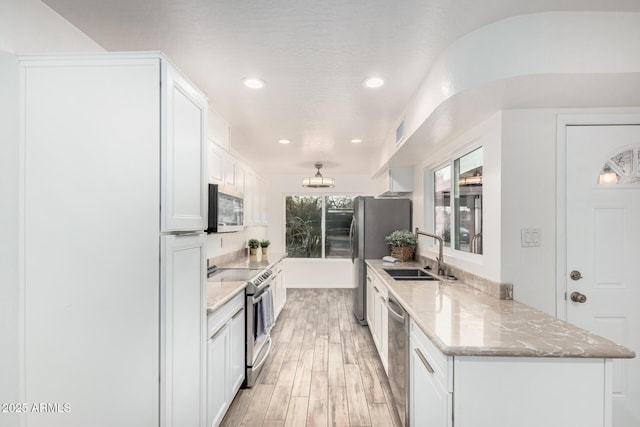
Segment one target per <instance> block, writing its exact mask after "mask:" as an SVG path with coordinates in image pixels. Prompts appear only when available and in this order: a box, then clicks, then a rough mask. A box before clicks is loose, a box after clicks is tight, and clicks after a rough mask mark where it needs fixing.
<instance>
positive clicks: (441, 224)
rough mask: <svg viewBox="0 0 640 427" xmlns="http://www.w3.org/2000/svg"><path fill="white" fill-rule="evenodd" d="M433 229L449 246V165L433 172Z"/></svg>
mask: <svg viewBox="0 0 640 427" xmlns="http://www.w3.org/2000/svg"><path fill="white" fill-rule="evenodd" d="M433 187H434V197H433V201H434V216H433V218H434V224H433V226H434V230H435V234H437V235H438V236H440V237H442V239H443V240H444V245H445V246H451V165H447V166H445V167H443V168H441V169H438V170H437V171H435V172H434V173H433Z"/></svg>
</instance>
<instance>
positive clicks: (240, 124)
mask: <svg viewBox="0 0 640 427" xmlns="http://www.w3.org/2000/svg"><path fill="white" fill-rule="evenodd" d="M43 1H44V3H46V4H47V5H49V6H50V7H51V8H52V9H54V10H55V11H56V12H58V13H59V14H60V15H62V16H63V17H65V18H66V19H67V20H69V21H70V22H71V23H72V24H74V25H75V26H77V27H78V28H79V29H80V30H82V31H83V32H84V33H86V34H87V35H88V36H89V37H91V38H92V39H93V40H95V41H96V42H97V43H99V44H100V45H102V46H103V47H104V48H105V49H107V50H109V51H135V50H160V51H162V52H164V53H165V54H166V55H167V56H168V57H169V58H171V59H172V61H173V62H174V63H176V65H178V67H179V68H181V69H182V70H183V71H184V72H185V73H186V74H187V75H188V76H189V77H190V78H191V80H193V81H194V83H196V85H197V86H198V87H199V88H200V89H201V90H203V91H204V92H205V93H206V94H207V96H208V97H209V103H210V106H211V107H213V108H214V109H215V110H217V111H218V112H219V113H220V114H221V115H222V116H223V117H224V118H225V119H226V120H227V121H228V122H229V123H230V125H231V145H232V148H233V149H234V150H235V151H236V152H238V153H239V154H241V155H242V156H243V157H245V158H246V159H248V160H249V161H250V162H251V163H252V164H253V165H254V166H256V167H258V168H259V169H260V170H261V171H262V172H264V173H307V174H309V175H311V174H313V173H315V170H314V168H313V164H314V163H316V162H318V161H320V162H322V163H324V165H325V166H324V168H323V173H324V174H325V175H329V176H330V175H333V174H342V173H369V172H371V160H370V158H371V155H372V154H373V152H374V151H373V150H376V146H377V145H378V144H380V142H381V141H382V140H383V138H384V137H385V136H387V135H388V134H389V133H390V132H391V131H393V129H395V126H396V125H397V123H396V122H397V120H398V119H399V118H400V116H401V114H402V111H403V109H404V107H405V105H406V104H407V102H408V100H409V99H410V98H411V96H412V94H413V93H414V91H415V90H416V89H417V87H418V86H419V84H420V83H421V81H422V80H423V79H424V77H425V76H426V74H427V72H428V70H429V67H430V64H431V63H432V62H433V61H434V60H435V58H436V57H437V55H438V54H439V53H440V52H441V51H442V50H443V49H444V48H445V47H446V46H448V45H449V44H451V43H452V42H453V41H454V40H456V39H457V38H459V37H461V36H462V35H464V34H466V33H468V32H470V31H472V30H474V29H477V28H479V27H481V26H484V25H486V24H489V23H492V22H495V21H498V20H500V19H504V18H506V17H509V16H515V15H522V14H527V13H534V12H541V11H551V10H620V11H640V1H638V0H607V1H604V0H491V1H478V0H386V1H385V0H355V1H354V0H323V1H317V0H289V1H286V0H270V1H269V0H177V1H176V0H173V1H172V0H43ZM372 75H376V76H380V77H382V78H384V80H385V82H386V83H385V85H384V86H383V87H382V88H379V89H375V90H371V89H365V88H364V87H363V86H362V85H361V83H362V81H363V80H364V79H365V78H366V77H368V76H372ZM247 76H255V77H259V78H261V79H264V80H265V81H266V82H267V86H266V87H265V88H264V89H261V90H249V89H247V88H245V87H244V86H243V84H242V78H243V77H247ZM280 138H287V139H290V140H291V141H292V143H291V144H289V145H281V144H278V143H277V140H278V139H280ZM351 138H361V139H362V140H363V142H362V143H360V144H351V143H350V142H349V140H350V139H351Z"/></svg>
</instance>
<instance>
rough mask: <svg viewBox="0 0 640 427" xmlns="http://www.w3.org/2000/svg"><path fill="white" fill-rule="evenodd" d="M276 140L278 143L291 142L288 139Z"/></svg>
mask: <svg viewBox="0 0 640 427" xmlns="http://www.w3.org/2000/svg"><path fill="white" fill-rule="evenodd" d="M278 142H279V143H280V144H291V140H290V139H279V140H278Z"/></svg>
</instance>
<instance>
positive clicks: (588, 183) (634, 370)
mask: <svg viewBox="0 0 640 427" xmlns="http://www.w3.org/2000/svg"><path fill="white" fill-rule="evenodd" d="M566 131H567V133H566V143H567V151H566V156H567V157H566V158H567V177H566V178H567V193H566V194H567V258H566V259H567V266H566V267H567V275H566V290H567V301H566V304H567V307H566V308H567V320H568V321H569V322H571V323H574V324H576V325H578V326H580V327H583V328H585V329H588V330H590V331H592V332H595V333H597V334H599V335H602V336H604V337H607V338H609V339H611V340H612V341H615V342H617V343H619V344H622V345H625V346H627V347H629V348H631V349H632V350H634V351H636V352H637V353H638V354H640V309H639V307H638V303H639V302H640V175H639V170H640V158H639V156H640V154H639V152H640V150H639V149H638V148H640V125H611V126H600V125H598V126H567V128H566ZM605 165H607V168H608V169H606V170H605V172H608V173H609V174H608V175H606V176H604V175H602V176H603V179H604V180H607V178H608V179H609V181H612V182H611V183H608V184H604V183H600V176H601V172H603V170H604V169H605ZM612 178H614V179H613V180H612ZM616 180H617V181H619V182H617V183H616ZM572 272H573V273H572ZM572 276H573V277H572ZM572 295H573V299H572ZM582 295H583V296H584V297H586V301H583V300H582V298H583V297H582ZM582 301H583V302H582ZM613 376H614V379H613V394H614V399H613V419H614V421H613V425H614V427H632V426H640V359H639V358H636V359H624V360H621V359H618V360H615V361H614V372H613Z"/></svg>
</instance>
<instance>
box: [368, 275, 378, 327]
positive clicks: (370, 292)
mask: <svg viewBox="0 0 640 427" xmlns="http://www.w3.org/2000/svg"><path fill="white" fill-rule="evenodd" d="M373 277H374V276H373V273H372V272H371V270H367V324H368V325H369V330H370V331H371V335H374V334H375V323H374V306H373V300H374V298H375V297H376V294H375V291H374V290H373V280H374V278H373Z"/></svg>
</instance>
